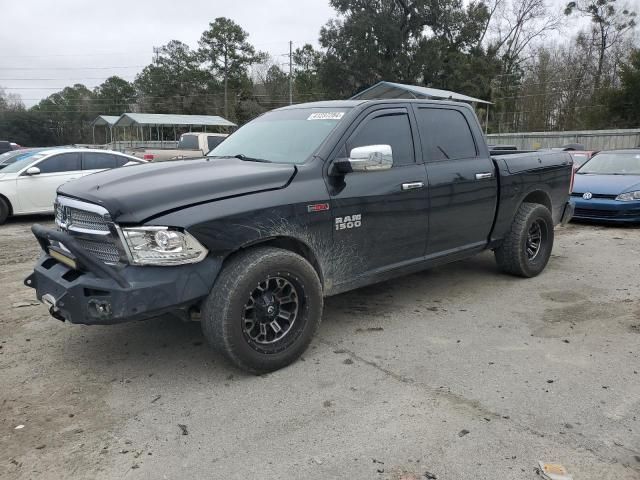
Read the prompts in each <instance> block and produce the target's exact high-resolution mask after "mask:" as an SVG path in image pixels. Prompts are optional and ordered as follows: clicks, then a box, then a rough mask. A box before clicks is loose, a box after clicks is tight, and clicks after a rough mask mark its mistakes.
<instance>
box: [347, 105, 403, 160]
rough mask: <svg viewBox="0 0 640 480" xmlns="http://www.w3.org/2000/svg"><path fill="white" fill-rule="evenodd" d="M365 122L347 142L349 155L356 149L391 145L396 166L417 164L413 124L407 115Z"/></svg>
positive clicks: (387, 116)
mask: <svg viewBox="0 0 640 480" xmlns="http://www.w3.org/2000/svg"><path fill="white" fill-rule="evenodd" d="M365 122H366V123H365V124H364V125H363V126H362V127H360V128H359V129H358V130H357V131H356V132H355V134H354V135H352V136H351V138H350V139H349V140H348V141H347V154H348V153H349V152H351V150H352V149H354V148H356V147H364V146H368V145H391V151H392V154H393V165H394V166H398V165H410V164H413V163H415V159H414V153H413V137H412V136H411V124H410V123H409V116H408V115H407V114H406V113H400V112H398V113H390V114H382V115H378V116H376V117H374V118H371V119H369V120H365Z"/></svg>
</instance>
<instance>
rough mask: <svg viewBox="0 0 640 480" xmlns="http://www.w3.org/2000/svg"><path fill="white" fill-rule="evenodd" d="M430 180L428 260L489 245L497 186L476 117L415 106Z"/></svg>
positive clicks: (459, 110)
mask: <svg viewBox="0 0 640 480" xmlns="http://www.w3.org/2000/svg"><path fill="white" fill-rule="evenodd" d="M414 109H415V113H416V118H417V122H418V129H419V133H420V140H421V143H422V152H423V159H424V162H425V165H426V168H427V176H428V179H429V201H430V210H429V229H430V233H429V238H428V242H427V255H433V256H437V255H439V254H442V253H455V252H456V251H459V250H466V249H469V248H476V247H480V246H482V245H484V244H485V243H486V242H487V239H488V237H489V234H490V232H491V227H492V225H493V219H494V215H495V209H496V203H497V198H498V182H497V179H496V174H495V168H494V165H493V161H492V160H491V158H490V157H489V155H488V152H487V151H486V149H485V148H483V143H482V142H483V139H482V133H481V132H480V130H479V128H478V126H477V120H476V119H475V117H474V115H473V114H472V113H471V112H470V111H469V110H468V109H466V108H456V107H455V106H451V107H449V106H440V105H438V106H435V105H428V104H426V105H424V106H423V105H414Z"/></svg>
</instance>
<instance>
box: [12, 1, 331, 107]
mask: <svg viewBox="0 0 640 480" xmlns="http://www.w3.org/2000/svg"><path fill="white" fill-rule="evenodd" d="M5 2H6V3H5ZM2 3H5V5H4V6H3V8H2V18H3V22H2V27H1V28H0V86H1V87H4V89H5V91H6V92H7V93H17V94H19V95H20V96H21V97H22V100H23V102H24V103H25V105H26V106H31V105H34V104H36V103H38V101H39V100H40V99H42V98H45V97H47V96H48V95H50V94H52V93H55V92H56V91H58V90H60V89H61V88H63V87H65V86H67V85H73V84H75V83H82V84H84V85H86V86H87V87H94V86H97V85H99V84H100V83H102V81H103V80H104V79H106V78H108V77H109V76H111V75H119V76H121V77H123V78H125V79H127V80H130V81H131V80H133V79H134V77H135V74H136V73H137V72H139V71H140V70H141V69H142V68H143V67H144V66H145V65H148V64H149V63H150V62H151V60H152V57H153V47H154V46H156V47H158V46H161V45H164V44H166V43H167V42H169V41H170V40H180V41H182V42H184V43H186V44H188V45H189V46H190V47H192V48H197V46H198V39H199V38H200V35H201V34H202V32H203V31H204V30H206V29H207V28H208V24H209V22H211V21H213V20H214V19H215V18H217V17H228V18H231V19H232V20H234V21H235V22H236V23H238V24H239V25H240V26H242V28H244V29H245V30H246V31H247V32H248V33H249V41H250V42H251V43H252V44H253V45H254V46H255V47H256V49H258V50H261V51H266V52H269V53H270V54H271V55H273V56H274V58H277V59H281V60H282V63H285V62H287V61H288V58H286V57H285V56H282V55H283V54H286V53H287V52H288V51H289V40H292V41H293V42H294V44H293V47H294V49H295V48H296V47H299V46H301V45H303V44H305V43H311V44H313V45H316V46H317V43H318V36H319V32H320V28H321V27H322V25H324V24H325V23H326V22H327V20H329V19H330V18H331V17H333V16H335V12H334V10H333V9H332V8H331V7H330V6H329V2H328V0H298V1H292V0H235V1H222V0H209V1H205V0H200V1H198V0H181V1H179V2H176V1H174V0H153V2H151V1H144V2H141V1H135V0H128V1H124V0H109V1H108V2H101V1H87V0H73V1H72V0H23V1H14V0H4V1H3V2H2Z"/></svg>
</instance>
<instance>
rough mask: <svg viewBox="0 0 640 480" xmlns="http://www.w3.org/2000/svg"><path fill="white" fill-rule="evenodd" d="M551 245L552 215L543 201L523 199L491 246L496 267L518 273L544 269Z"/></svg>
mask: <svg viewBox="0 0 640 480" xmlns="http://www.w3.org/2000/svg"><path fill="white" fill-rule="evenodd" d="M552 249H553V219H552V217H551V212H549V209H548V208H547V207H545V206H544V205H540V204H537V203H523V204H522V205H520V208H518V211H517V212H516V216H515V218H514V219H513V223H512V224H511V229H510V230H509V232H508V233H507V234H506V236H505V238H504V241H503V243H502V245H501V246H500V247H498V248H496V249H495V252H494V253H495V257H496V262H497V263H498V267H500V269H501V270H502V271H504V272H506V273H509V274H511V275H517V276H519V277H527V278H529V277H535V276H536V275H538V274H539V273H540V272H542V271H543V270H544V268H545V267H546V265H547V262H548V261H549V257H550V256H551V250H552Z"/></svg>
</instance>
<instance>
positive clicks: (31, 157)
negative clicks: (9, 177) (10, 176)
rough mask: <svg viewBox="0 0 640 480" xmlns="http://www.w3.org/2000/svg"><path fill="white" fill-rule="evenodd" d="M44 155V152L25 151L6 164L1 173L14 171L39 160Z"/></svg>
mask: <svg viewBox="0 0 640 480" xmlns="http://www.w3.org/2000/svg"><path fill="white" fill-rule="evenodd" d="M42 157H44V154H39V153H38V152H27V153H25V154H23V155H22V156H20V157H19V158H17V159H15V160H16V161H15V162H13V163H12V164H11V165H7V166H6V167H4V168H3V169H2V173H16V172H19V171H20V170H22V169H23V168H24V167H26V166H27V165H29V164H31V163H33V162H35V161H36V160H40V159H41V158H42Z"/></svg>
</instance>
